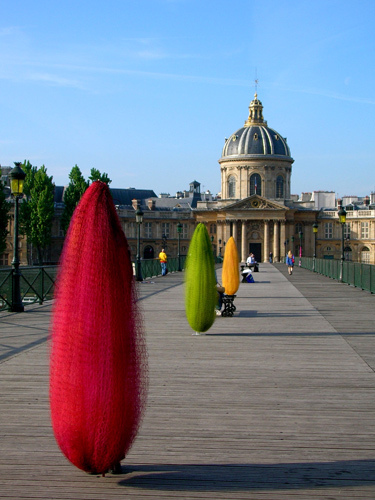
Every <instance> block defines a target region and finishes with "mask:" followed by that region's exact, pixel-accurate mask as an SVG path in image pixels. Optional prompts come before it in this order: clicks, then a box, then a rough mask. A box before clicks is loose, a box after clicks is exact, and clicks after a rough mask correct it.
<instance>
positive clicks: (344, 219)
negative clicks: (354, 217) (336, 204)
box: [337, 207, 346, 224]
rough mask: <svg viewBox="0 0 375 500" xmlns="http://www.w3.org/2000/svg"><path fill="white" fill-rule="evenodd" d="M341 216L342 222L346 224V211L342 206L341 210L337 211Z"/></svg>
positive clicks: (340, 220)
mask: <svg viewBox="0 0 375 500" xmlns="http://www.w3.org/2000/svg"><path fill="white" fill-rule="evenodd" d="M337 213H338V216H339V222H340V223H341V224H345V222H346V211H345V209H344V208H343V207H341V208H340V210H339V211H338V212H337Z"/></svg>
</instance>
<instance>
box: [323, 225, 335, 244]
mask: <svg viewBox="0 0 375 500" xmlns="http://www.w3.org/2000/svg"><path fill="white" fill-rule="evenodd" d="M324 237H325V238H326V239H328V240H330V239H332V238H333V223H332V222H326V223H325V224H324Z"/></svg>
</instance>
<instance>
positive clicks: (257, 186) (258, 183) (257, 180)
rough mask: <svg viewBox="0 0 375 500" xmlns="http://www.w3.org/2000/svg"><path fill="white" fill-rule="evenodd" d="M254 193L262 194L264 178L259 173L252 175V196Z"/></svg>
mask: <svg viewBox="0 0 375 500" xmlns="http://www.w3.org/2000/svg"><path fill="white" fill-rule="evenodd" d="M253 194H259V196H262V178H261V177H260V175H259V174H253V175H252V176H251V177H250V196H251V195H253Z"/></svg>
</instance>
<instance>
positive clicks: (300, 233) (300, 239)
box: [298, 230, 303, 265]
mask: <svg viewBox="0 0 375 500" xmlns="http://www.w3.org/2000/svg"><path fill="white" fill-rule="evenodd" d="M298 234H299V265H301V259H302V236H303V232H302V230H301V231H300V232H299V233H298Z"/></svg>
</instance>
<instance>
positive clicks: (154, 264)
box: [0, 255, 222, 311]
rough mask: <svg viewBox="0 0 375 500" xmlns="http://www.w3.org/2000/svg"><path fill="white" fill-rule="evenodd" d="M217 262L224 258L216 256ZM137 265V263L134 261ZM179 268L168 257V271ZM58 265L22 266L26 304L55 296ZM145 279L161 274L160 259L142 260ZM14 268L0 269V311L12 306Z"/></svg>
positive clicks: (172, 259) (183, 258)
mask: <svg viewBox="0 0 375 500" xmlns="http://www.w3.org/2000/svg"><path fill="white" fill-rule="evenodd" d="M185 261H186V256H185V255H182V256H181V257H180V265H181V270H183V269H184V267H185ZM215 262H216V263H220V262H222V259H219V258H216V259H215ZM133 265H135V263H133ZM178 268H179V262H178V258H177V257H175V258H171V259H168V272H177V271H178ZM57 270H58V266H32V267H20V273H21V276H20V288H21V299H22V303H23V305H24V306H26V305H28V304H34V303H36V302H39V304H42V303H43V302H44V301H46V300H51V299H52V298H53V293H54V286H55V280H56V275H57ZM141 270H142V277H143V279H149V278H153V277H155V276H160V275H161V266H160V262H159V260H158V259H149V260H142V261H141ZM13 272H14V271H13V269H10V268H6V269H0V311H1V310H4V309H9V308H10V307H11V306H12V296H13V293H12V292H13Z"/></svg>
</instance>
